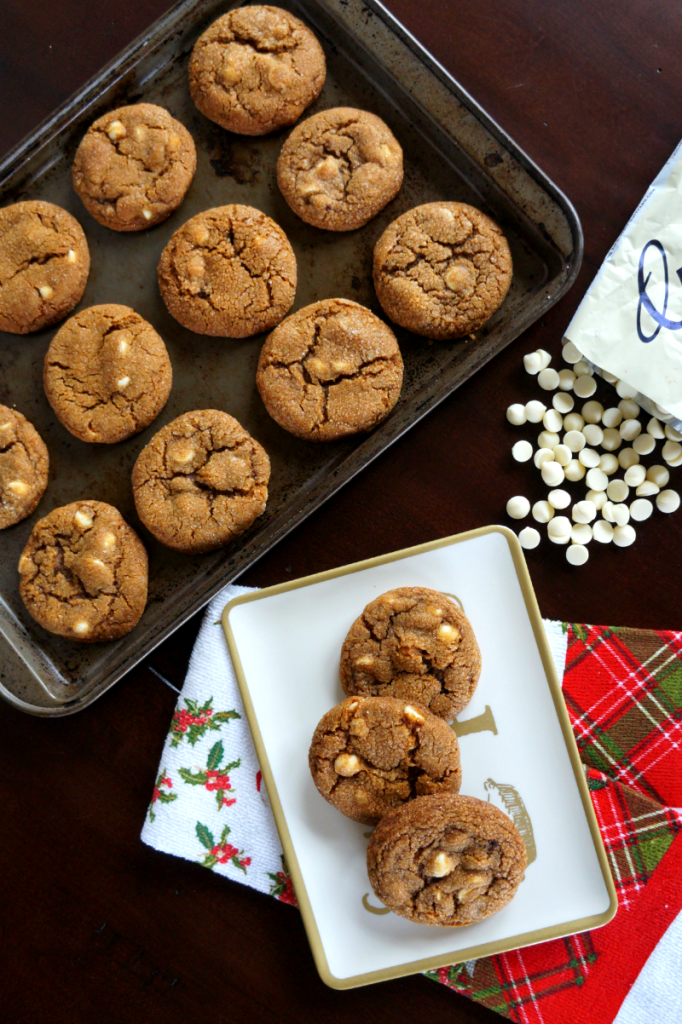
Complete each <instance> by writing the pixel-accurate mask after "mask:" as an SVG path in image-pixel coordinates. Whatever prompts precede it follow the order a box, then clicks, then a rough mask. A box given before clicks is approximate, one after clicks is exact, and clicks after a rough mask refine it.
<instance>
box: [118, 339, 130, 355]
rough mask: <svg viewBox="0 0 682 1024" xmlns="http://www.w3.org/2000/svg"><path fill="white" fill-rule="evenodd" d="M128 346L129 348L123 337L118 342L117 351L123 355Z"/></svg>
mask: <svg viewBox="0 0 682 1024" xmlns="http://www.w3.org/2000/svg"><path fill="white" fill-rule="evenodd" d="M129 348H130V345H129V344H128V342H127V341H125V339H124V338H121V340H120V341H119V343H118V353H119V355H121V356H124V355H125V354H126V352H127V351H128V349H129Z"/></svg>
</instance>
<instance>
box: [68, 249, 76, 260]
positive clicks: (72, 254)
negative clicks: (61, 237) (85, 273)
mask: <svg viewBox="0 0 682 1024" xmlns="http://www.w3.org/2000/svg"><path fill="white" fill-rule="evenodd" d="M66 262H67V263H75V262H76V254H75V252H74V251H73V249H69V251H68V252H67V254H66Z"/></svg>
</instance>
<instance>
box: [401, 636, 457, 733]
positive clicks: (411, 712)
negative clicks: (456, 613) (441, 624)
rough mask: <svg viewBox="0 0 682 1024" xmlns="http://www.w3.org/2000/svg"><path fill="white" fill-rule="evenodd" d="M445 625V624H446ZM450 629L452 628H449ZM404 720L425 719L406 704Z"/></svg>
mask: <svg viewBox="0 0 682 1024" xmlns="http://www.w3.org/2000/svg"><path fill="white" fill-rule="evenodd" d="M446 625H447V623H446ZM450 628H452V627H450ZM404 713H405V718H409V720H410V721H411V722H424V721H426V719H425V718H424V716H423V715H420V714H419V712H418V711H417V709H416V708H413V707H412V705H411V704H406V705H405V708H404Z"/></svg>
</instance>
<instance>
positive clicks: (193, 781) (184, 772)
mask: <svg viewBox="0 0 682 1024" xmlns="http://www.w3.org/2000/svg"><path fill="white" fill-rule="evenodd" d="M178 770H179V772H180V777H181V778H183V779H184V780H185V782H189V784H190V786H205V785H206V781H207V779H208V775H207V774H206V772H201V771H200V772H197V773H196V775H193V774H192V772H191V771H190V769H189V768H179V769H178Z"/></svg>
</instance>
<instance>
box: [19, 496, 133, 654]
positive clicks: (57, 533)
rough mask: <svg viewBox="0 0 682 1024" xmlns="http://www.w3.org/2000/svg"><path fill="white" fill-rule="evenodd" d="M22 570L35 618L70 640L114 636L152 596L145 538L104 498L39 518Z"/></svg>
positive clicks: (22, 582) (130, 625)
mask: <svg viewBox="0 0 682 1024" xmlns="http://www.w3.org/2000/svg"><path fill="white" fill-rule="evenodd" d="M19 575H20V577H21V579H20V582H19V592H20V594H21V597H22V600H23V602H24V604H25V605H26V608H27V609H28V611H29V612H30V613H31V615H32V616H33V618H34V619H35V620H36V622H38V623H40V625H41V626H43V627H44V628H45V629H48V630H49V631H50V632H51V633H58V634H59V636H65V637H68V639H69V640H80V641H82V642H85V643H96V642H98V641H101V640H116V639H118V638H119V637H121V636H124V635H125V634H126V633H129V632H130V630H131V629H132V628H133V627H134V626H136V625H137V623H138V622H139V620H140V616H141V615H142V612H143V611H144V607H145V604H146V603H147V552H146V551H145V549H144V545H143V544H142V541H141V540H140V538H139V537H138V536H137V534H136V533H135V531H134V530H133V528H132V527H131V526H128V524H127V523H126V521H125V520H124V519H123V517H122V516H121V514H120V512H119V511H118V510H117V509H115V508H113V506H111V505H106V504H104V502H102V501H75V502H73V504H71V505H64V506H63V507H62V508H56V509H54V510H53V511H52V512H50V514H49V515H48V516H45V518H44V519H40V520H39V521H38V522H37V523H36V525H35V526H34V528H33V532H32V533H31V536H30V537H29V539H28V543H27V545H26V547H25V548H24V551H23V553H22V555H21V558H20V559H19Z"/></svg>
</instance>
